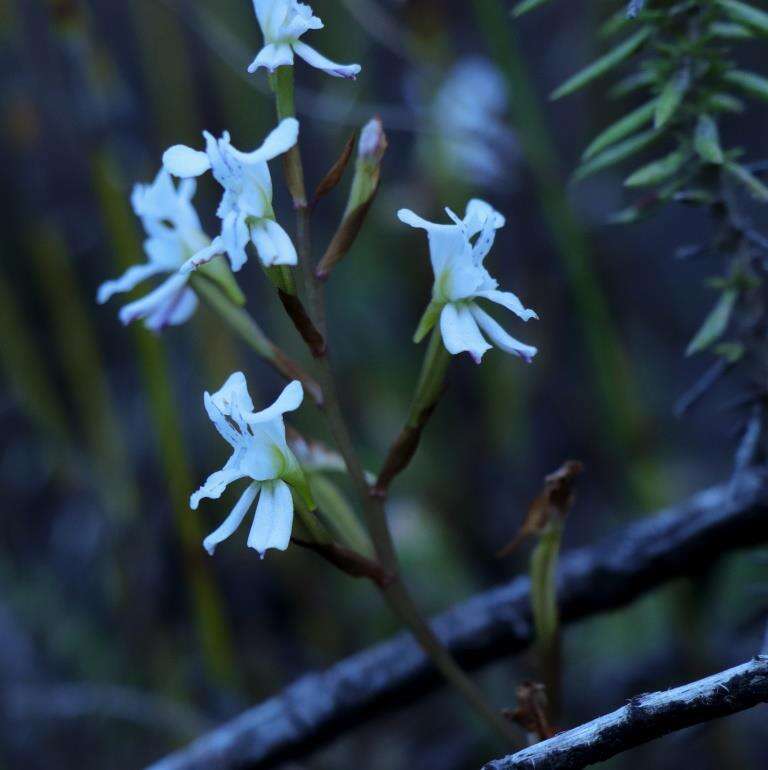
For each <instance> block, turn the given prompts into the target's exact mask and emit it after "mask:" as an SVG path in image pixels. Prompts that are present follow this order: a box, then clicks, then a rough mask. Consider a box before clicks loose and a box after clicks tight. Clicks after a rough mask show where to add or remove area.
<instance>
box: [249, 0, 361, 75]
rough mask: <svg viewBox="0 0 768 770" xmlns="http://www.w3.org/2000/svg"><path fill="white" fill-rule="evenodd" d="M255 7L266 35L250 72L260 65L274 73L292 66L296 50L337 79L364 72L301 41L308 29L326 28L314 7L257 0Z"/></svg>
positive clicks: (285, 0)
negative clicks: (284, 66) (337, 62)
mask: <svg viewBox="0 0 768 770" xmlns="http://www.w3.org/2000/svg"><path fill="white" fill-rule="evenodd" d="M253 7H254V10H255V11H256V18H257V19H258V22H259V26H260V27H261V32H262V34H263V35H264V47H263V48H262V49H261V50H260V51H259V53H258V55H257V56H256V58H255V59H254V60H253V61H252V62H251V64H250V66H249V67H248V72H256V70H257V69H258V68H259V67H265V68H266V69H267V70H269V71H270V72H274V71H275V70H276V69H277V68H278V67H281V66H283V65H291V64H293V54H294V53H296V54H298V55H299V56H300V57H301V58H302V59H304V61H305V62H307V64H310V65H312V66H313V67H317V69H320V70H323V72H327V73H328V74H329V75H333V76H334V77H337V78H352V79H354V78H355V77H356V76H357V74H358V73H359V72H360V65H359V64H336V62H332V61H331V60H330V59H327V58H326V57H325V56H323V55H322V54H321V53H318V52H317V51H316V50H315V49H314V48H311V47H310V46H308V45H307V44H306V43H302V42H301V40H299V38H300V37H301V36H302V35H303V34H304V33H305V32H307V31H308V30H310V29H322V28H323V22H322V21H321V20H320V19H319V18H318V17H317V16H315V15H314V13H313V12H312V8H311V7H310V6H308V5H306V4H305V3H299V2H297V1H296V0H253Z"/></svg>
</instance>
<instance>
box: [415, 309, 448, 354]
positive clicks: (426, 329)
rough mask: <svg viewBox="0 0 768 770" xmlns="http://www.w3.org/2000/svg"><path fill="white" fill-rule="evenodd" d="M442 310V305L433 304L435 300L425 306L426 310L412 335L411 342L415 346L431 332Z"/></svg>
mask: <svg viewBox="0 0 768 770" xmlns="http://www.w3.org/2000/svg"><path fill="white" fill-rule="evenodd" d="M442 309H443V303H441V302H435V300H432V301H431V302H430V303H429V305H427V309H426V310H425V311H424V315H422V316H421V320H420V321H419V325H418V327H416V332H415V333H414V335H413V341H414V342H415V343H416V344H417V345H418V344H419V342H421V341H422V340H423V339H424V337H426V336H427V335H428V334H429V333H430V332H431V331H432V327H433V326H434V325H435V324H436V323H437V319H438V318H440V312H441V311H442Z"/></svg>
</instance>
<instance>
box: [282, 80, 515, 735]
mask: <svg viewBox="0 0 768 770" xmlns="http://www.w3.org/2000/svg"><path fill="white" fill-rule="evenodd" d="M273 89H274V91H275V97H276V102H277V113H278V117H279V118H281V119H282V118H285V117H290V116H292V115H293V111H294V104H293V72H292V70H291V68H290V67H280V68H279V69H278V70H277V73H276V75H275V76H274V78H273ZM283 157H284V163H285V171H286V179H287V180H288V184H289V187H290V189H291V194H292V195H293V198H294V205H295V207H296V216H297V232H296V242H297V252H298V255H299V266H300V268H301V275H302V279H303V283H304V289H305V291H306V295H307V298H308V301H309V312H310V316H311V319H312V322H313V323H314V325H315V327H316V328H317V329H318V330H319V331H320V333H321V334H322V335H323V337H324V338H325V339H326V340H327V331H326V320H325V301H324V296H323V286H322V283H321V282H320V281H318V279H317V277H316V275H315V270H314V265H313V264H312V255H311V242H310V231H309V227H310V222H309V209H308V207H307V205H306V194H305V192H304V190H305V187H304V173H303V168H302V165H301V155H300V151H299V147H298V144H297V145H296V146H295V147H293V148H292V149H291V150H290V151H289V152H288V153H286V155H284V156H283ZM291 185H292V186H291ZM316 360H317V364H318V380H319V381H320V387H321V388H322V391H323V397H324V411H325V414H326V418H327V420H328V425H329V427H330V430H331V433H332V435H333V438H334V440H335V441H336V445H337V447H338V449H339V452H340V453H341V456H342V457H343V458H344V462H345V464H346V466H347V470H348V472H349V475H350V477H351V479H352V482H353V484H354V486H355V489H356V491H357V494H358V496H359V498H360V502H361V505H362V509H363V514H364V517H365V522H366V526H367V528H368V532H369V534H370V537H371V541H372V542H373V547H374V550H375V552H376V558H377V559H378V561H379V563H380V564H381V566H382V567H383V569H384V570H385V571H386V572H388V573H389V574H390V575H391V576H392V579H391V580H390V581H389V583H388V584H387V585H386V586H381V591H382V594H383V596H384V598H385V600H386V602H387V604H388V605H389V607H390V608H391V609H392V611H393V612H394V613H395V614H396V615H397V616H398V617H399V618H400V620H401V621H402V622H403V623H404V624H405V625H406V626H407V627H408V628H409V629H410V630H411V632H412V633H413V635H414V637H415V638H416V640H417V641H418V642H419V644H420V645H421V647H422V649H423V650H424V651H425V652H426V653H427V655H428V656H429V657H430V658H431V659H432V661H433V663H434V664H435V667H436V668H437V669H438V670H439V671H440V672H441V673H442V674H443V676H444V677H445V678H446V680H447V681H448V682H449V683H450V684H451V685H453V687H454V688H455V689H456V690H457V691H458V692H459V693H461V695H463V696H464V698H465V699H466V700H467V701H468V703H469V704H470V705H471V706H472V708H473V709H474V710H475V712H476V713H477V714H478V715H479V716H480V717H481V718H482V719H483V720H485V721H486V722H487V723H488V724H489V725H490V726H491V727H492V728H493V729H494V730H495V731H496V732H497V733H498V734H499V735H500V736H501V737H502V739H503V740H504V741H505V743H508V744H511V745H513V746H514V745H516V744H517V743H518V740H517V736H516V733H515V730H514V728H513V726H512V724H511V723H510V722H508V721H507V720H506V718H505V717H503V716H502V714H501V713H500V712H499V711H498V710H497V709H495V708H494V707H493V706H492V705H491V704H490V703H489V702H488V701H487V700H486V699H485V696H484V695H483V693H482V692H481V690H480V689H479V688H478V687H477V685H476V684H475V683H474V682H473V681H472V680H471V679H470V678H469V677H468V676H467V675H466V673H465V672H464V671H463V670H462V669H461V667H460V666H459V665H458V664H457V663H456V661H455V660H454V658H453V656H452V655H451V653H450V652H449V651H448V650H447V649H446V647H445V646H444V645H443V644H442V642H441V641H440V640H439V639H438V637H437V636H436V635H435V633H434V631H433V630H432V628H431V626H430V625H429V624H428V623H427V622H426V621H425V620H424V618H423V616H422V615H421V613H420V612H419V610H418V609H417V607H416V605H415V603H414V601H413V599H412V598H411V596H410V594H409V593H408V590H407V588H406V586H405V584H404V583H403V581H402V579H401V577H400V575H399V561H398V558H397V552H396V550H395V544H394V541H393V540H392V533H391V532H390V529H389V524H388V522H387V517H386V512H385V510H384V503H383V500H382V499H381V498H379V497H377V496H376V495H374V494H372V490H371V488H370V486H369V485H368V482H367V480H366V478H365V471H364V469H363V465H362V463H361V461H360V458H359V456H358V454H357V451H356V450H355V447H354V443H353V441H352V436H351V433H350V431H349V427H348V423H347V420H346V419H345V417H344V413H343V410H342V407H341V401H340V399H339V394H338V389H337V385H336V378H335V376H334V374H333V368H332V365H331V361H330V358H329V352H328V347H327V344H326V346H325V348H324V349H323V350H322V351H321V352H320V354H319V355H318V354H316Z"/></svg>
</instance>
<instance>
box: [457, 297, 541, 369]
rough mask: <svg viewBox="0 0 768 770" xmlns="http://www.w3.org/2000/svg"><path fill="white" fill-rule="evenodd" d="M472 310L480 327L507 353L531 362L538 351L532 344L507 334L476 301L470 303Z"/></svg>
mask: <svg viewBox="0 0 768 770" xmlns="http://www.w3.org/2000/svg"><path fill="white" fill-rule="evenodd" d="M470 308H471V312H472V315H473V317H474V318H475V320H476V321H477V323H478V324H479V325H480V328H481V329H482V330H483V331H484V332H485V333H486V334H487V335H488V338H489V339H490V340H491V342H493V344H494V345H496V347H497V348H500V349H501V350H503V351H504V352H505V353H512V355H515V356H520V358H522V359H523V360H525V361H526V363H529V364H530V363H531V361H532V360H533V357H534V356H535V355H536V353H537V352H538V351H537V349H536V348H535V347H533V346H532V345H526V344H525V343H523V342H520V340H516V339H515V338H514V337H512V336H510V335H509V334H507V332H506V331H504V329H503V328H502V327H501V325H500V324H499V323H497V321H496V320H495V319H493V318H491V316H489V315H488V313H486V312H485V311H484V310H483V309H482V308H480V307H478V306H477V305H475V304H474V303H472V304H471V305H470Z"/></svg>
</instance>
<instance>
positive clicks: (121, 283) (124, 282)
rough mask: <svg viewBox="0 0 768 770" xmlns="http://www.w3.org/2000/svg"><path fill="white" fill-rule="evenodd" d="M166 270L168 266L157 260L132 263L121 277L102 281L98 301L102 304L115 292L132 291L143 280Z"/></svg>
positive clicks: (97, 296) (97, 295)
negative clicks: (139, 263)
mask: <svg viewBox="0 0 768 770" xmlns="http://www.w3.org/2000/svg"><path fill="white" fill-rule="evenodd" d="M166 271H167V268H166V267H165V265H162V264H158V263H156V262H147V263H146V264H144V265H132V266H131V267H129V268H128V269H127V270H126V271H125V272H124V273H123V274H122V275H121V276H120V277H119V278H116V279H114V280H112V281H105V282H104V283H102V284H101V286H99V290H98V292H97V294H96V301H97V302H98V303H99V304H100V305H103V304H104V303H105V302H106V301H107V300H108V299H109V298H110V297H112V296H113V295H114V294H120V293H121V292H124V291H130V290H131V289H133V288H134V287H136V286H138V284H140V283H141V282H142V281H143V280H145V279H147V278H150V277H151V276H153V275H157V274H158V273H164V272H166Z"/></svg>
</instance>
